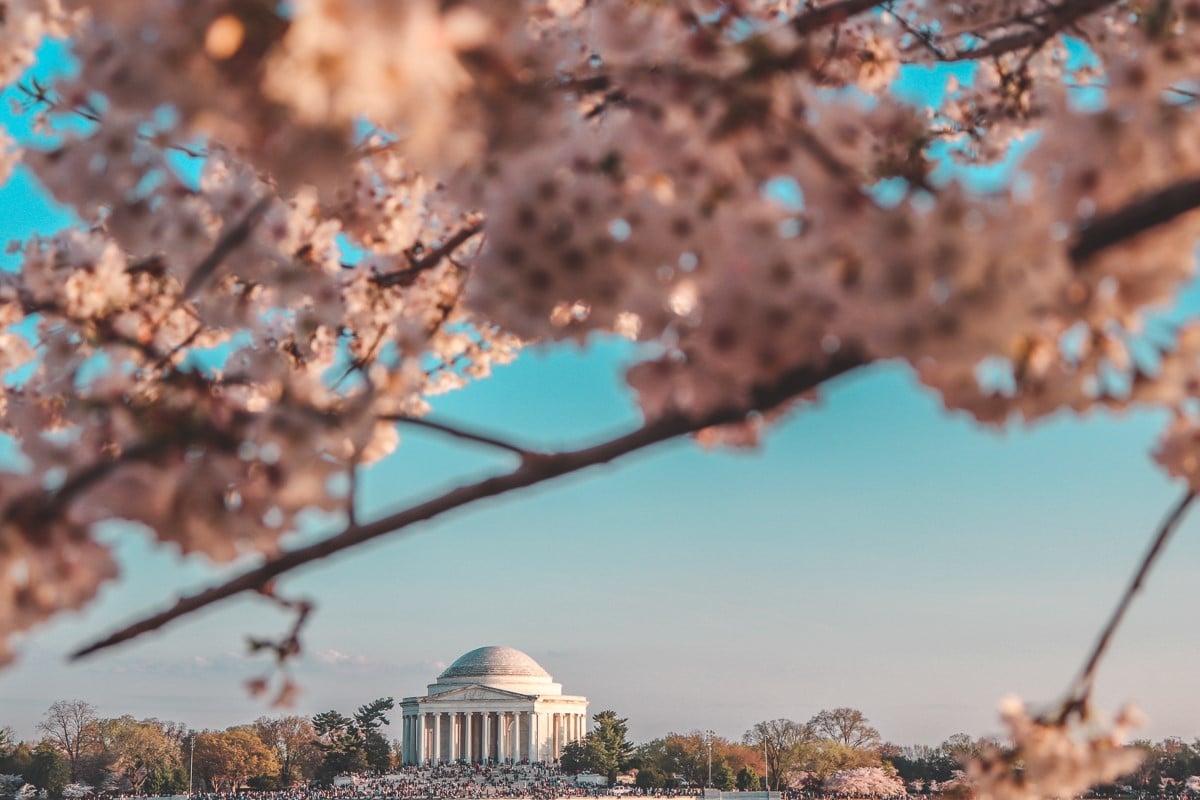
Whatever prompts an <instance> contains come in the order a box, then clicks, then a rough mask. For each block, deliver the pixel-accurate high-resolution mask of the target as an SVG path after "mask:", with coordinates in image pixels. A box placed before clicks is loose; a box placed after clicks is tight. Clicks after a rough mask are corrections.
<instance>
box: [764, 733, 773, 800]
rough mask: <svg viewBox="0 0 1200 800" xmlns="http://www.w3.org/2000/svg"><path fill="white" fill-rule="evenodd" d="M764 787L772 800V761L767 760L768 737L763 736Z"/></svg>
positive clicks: (768, 798)
mask: <svg viewBox="0 0 1200 800" xmlns="http://www.w3.org/2000/svg"><path fill="white" fill-rule="evenodd" d="M763 788H765V789H766V790H767V800H771V762H769V761H767V737H766V736H765V735H764V736H763Z"/></svg>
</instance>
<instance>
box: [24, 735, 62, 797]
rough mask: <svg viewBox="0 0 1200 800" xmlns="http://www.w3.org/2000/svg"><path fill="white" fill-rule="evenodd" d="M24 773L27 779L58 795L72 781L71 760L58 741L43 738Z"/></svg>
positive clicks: (38, 786)
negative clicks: (58, 744)
mask: <svg viewBox="0 0 1200 800" xmlns="http://www.w3.org/2000/svg"><path fill="white" fill-rule="evenodd" d="M24 775H25V780H27V781H29V782H30V783H32V784H33V785H34V786H36V787H37V788H39V789H42V790H44V791H45V792H47V793H48V794H50V795H53V796H55V797H57V796H58V795H59V794H60V793H61V792H62V788H63V787H64V786H66V785H67V784H68V783H70V782H71V762H70V761H69V760H68V759H67V757H66V756H65V755H63V753H62V751H61V750H59V749H58V746H57V744H56V743H54V742H52V741H50V740H46V739H43V740H42V741H41V742H39V743H38V746H37V747H35V748H34V749H33V757H32V758H31V759H30V764H29V769H28V770H27V771H26V772H25V773H24Z"/></svg>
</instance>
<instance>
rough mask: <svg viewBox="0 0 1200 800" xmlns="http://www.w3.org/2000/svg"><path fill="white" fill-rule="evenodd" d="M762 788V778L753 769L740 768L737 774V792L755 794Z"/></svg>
mask: <svg viewBox="0 0 1200 800" xmlns="http://www.w3.org/2000/svg"><path fill="white" fill-rule="evenodd" d="M761 788H762V778H760V777H758V773H757V772H755V771H754V767H742V768H741V769H740V770H738V774H737V790H738V791H739V792H757V791H758V790H759V789H761Z"/></svg>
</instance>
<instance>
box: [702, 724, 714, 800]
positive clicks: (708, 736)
mask: <svg viewBox="0 0 1200 800" xmlns="http://www.w3.org/2000/svg"><path fill="white" fill-rule="evenodd" d="M716 735H717V734H716V732H715V731H711V730H709V731H705V732H704V743H705V744H706V745H708V783H707V784H705V785H706V786H708V788H710V789H711V788H712V785H713V782H712V744H713V737H714V736H716Z"/></svg>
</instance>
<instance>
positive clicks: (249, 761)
mask: <svg viewBox="0 0 1200 800" xmlns="http://www.w3.org/2000/svg"><path fill="white" fill-rule="evenodd" d="M195 771H196V775H198V776H199V777H200V778H201V779H202V780H203V781H204V782H205V783H206V784H207V785H208V787H209V788H210V789H211V790H212V791H237V790H238V789H240V788H241V787H243V786H245V785H246V782H247V781H249V780H250V778H252V777H255V776H259V775H278V774H279V762H278V761H276V759H275V754H274V753H272V752H271V750H269V749H268V748H267V746H266V745H265V744H263V743H262V740H261V739H259V738H258V736H256V735H255V734H254V732H253V731H252V730H250V729H248V728H230V729H229V730H227V731H221V732H214V731H205V732H204V733H200V734H197V735H196V751H195Z"/></svg>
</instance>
